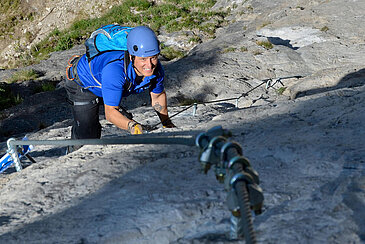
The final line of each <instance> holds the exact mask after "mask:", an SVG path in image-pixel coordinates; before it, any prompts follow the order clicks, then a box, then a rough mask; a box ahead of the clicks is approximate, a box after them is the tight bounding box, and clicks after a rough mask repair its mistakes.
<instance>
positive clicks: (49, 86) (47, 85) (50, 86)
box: [34, 82, 56, 93]
mask: <svg viewBox="0 0 365 244" xmlns="http://www.w3.org/2000/svg"><path fill="white" fill-rule="evenodd" d="M54 90H56V86H55V84H54V83H52V82H45V83H43V84H42V85H40V86H38V87H36V88H35V89H34V93H40V92H48V91H54Z"/></svg>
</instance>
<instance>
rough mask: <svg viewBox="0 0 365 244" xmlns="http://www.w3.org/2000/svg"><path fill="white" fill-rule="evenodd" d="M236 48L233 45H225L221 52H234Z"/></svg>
mask: <svg viewBox="0 0 365 244" xmlns="http://www.w3.org/2000/svg"><path fill="white" fill-rule="evenodd" d="M236 50H237V49H236V48H235V47H225V48H224V49H223V50H221V53H230V52H235V51H236Z"/></svg>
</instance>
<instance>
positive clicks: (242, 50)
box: [240, 46, 248, 52]
mask: <svg viewBox="0 0 365 244" xmlns="http://www.w3.org/2000/svg"><path fill="white" fill-rule="evenodd" d="M240 50H241V52H247V51H248V49H247V47H245V46H242V47H240Z"/></svg>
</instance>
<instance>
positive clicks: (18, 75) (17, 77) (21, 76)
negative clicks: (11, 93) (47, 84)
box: [7, 69, 39, 83]
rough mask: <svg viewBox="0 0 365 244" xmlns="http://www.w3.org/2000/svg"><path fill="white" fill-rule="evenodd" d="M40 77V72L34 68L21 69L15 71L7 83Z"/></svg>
mask: <svg viewBox="0 0 365 244" xmlns="http://www.w3.org/2000/svg"><path fill="white" fill-rule="evenodd" d="M38 77H39V73H38V72H37V71H35V70H33V69H27V70H20V71H18V72H15V73H13V75H12V76H11V77H10V78H9V79H8V80H7V83H14V82H18V81H26V80H35V79H37V78H38Z"/></svg>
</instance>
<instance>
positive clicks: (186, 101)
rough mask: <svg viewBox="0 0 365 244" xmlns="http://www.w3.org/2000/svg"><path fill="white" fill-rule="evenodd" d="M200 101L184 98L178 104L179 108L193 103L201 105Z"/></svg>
mask: <svg viewBox="0 0 365 244" xmlns="http://www.w3.org/2000/svg"><path fill="white" fill-rule="evenodd" d="M201 102H202V101H200V100H197V99H192V98H184V99H183V100H181V101H180V102H179V104H178V105H179V106H189V105H192V104H194V103H201Z"/></svg>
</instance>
